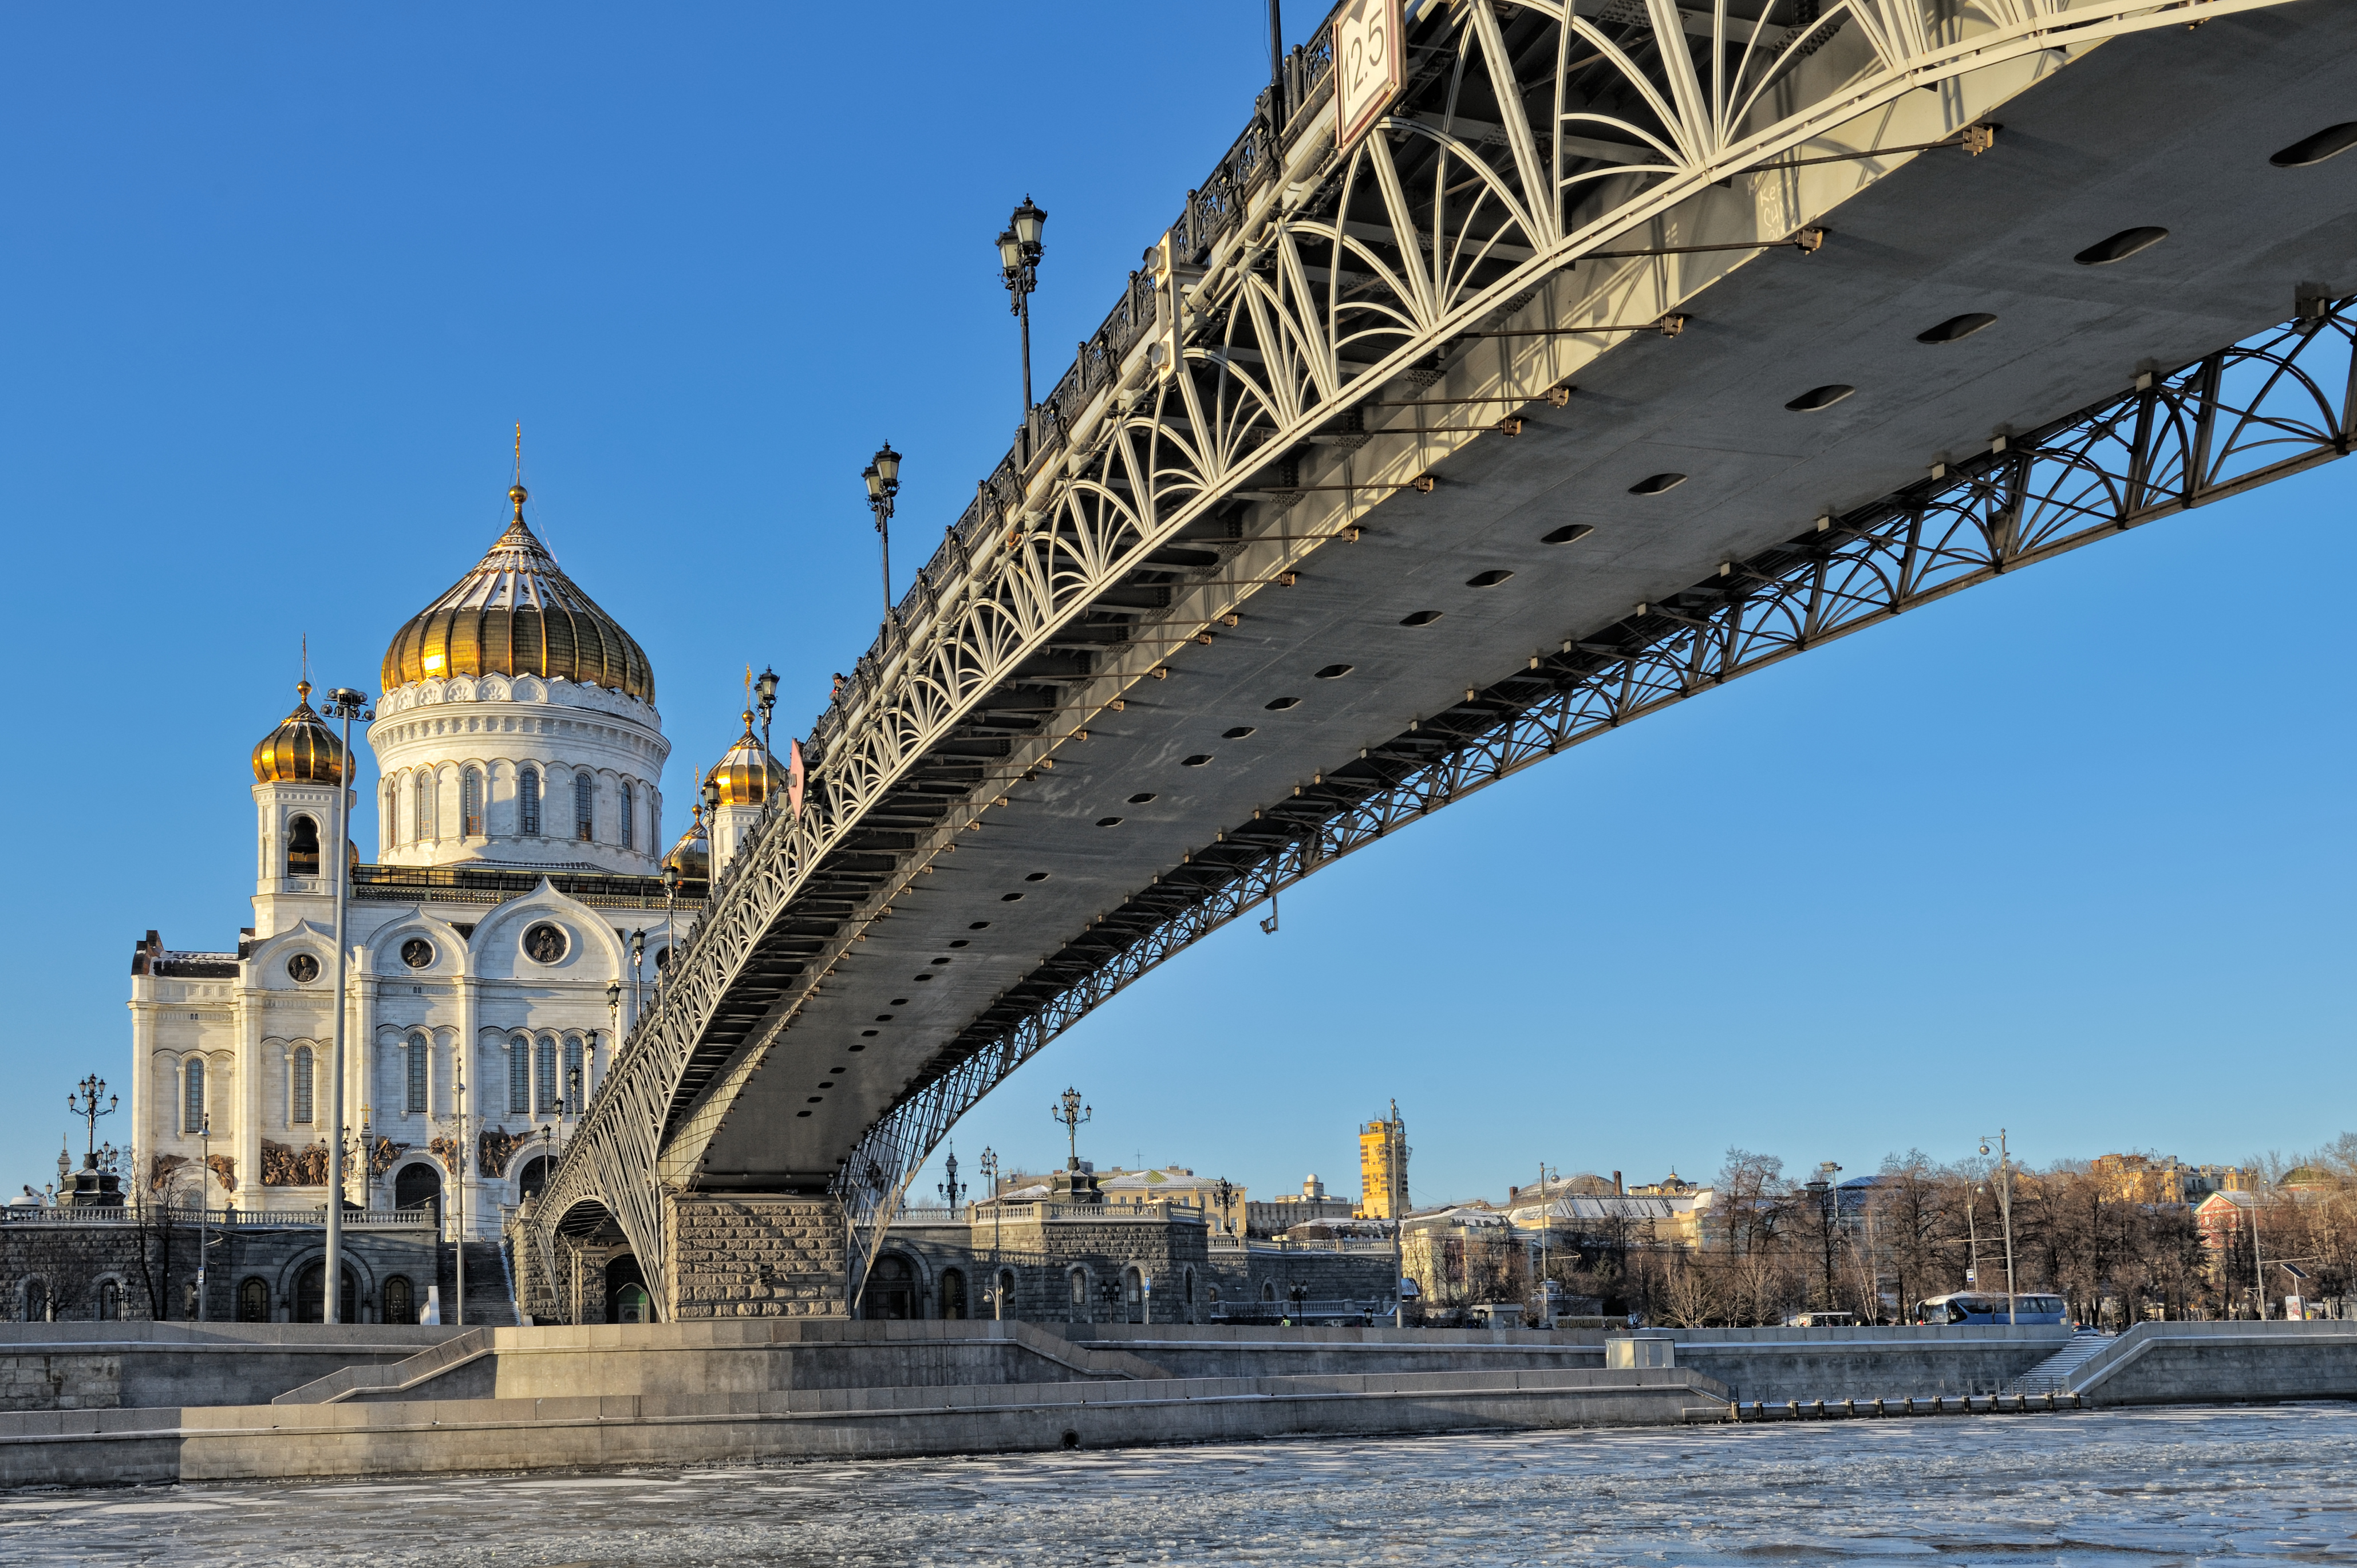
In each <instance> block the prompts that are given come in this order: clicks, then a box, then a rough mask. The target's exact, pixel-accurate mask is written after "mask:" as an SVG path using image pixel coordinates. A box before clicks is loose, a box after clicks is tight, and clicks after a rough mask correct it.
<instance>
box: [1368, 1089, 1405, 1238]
mask: <svg viewBox="0 0 2357 1568" xmlns="http://www.w3.org/2000/svg"><path fill="white" fill-rule="evenodd" d="M1407 1156H1408V1146H1407V1123H1406V1122H1403V1121H1402V1120H1400V1113H1399V1102H1398V1101H1393V1102H1392V1113H1391V1117H1390V1119H1389V1120H1387V1121H1374V1122H1368V1123H1366V1124H1365V1125H1364V1126H1362V1127H1361V1128H1360V1129H1359V1194H1360V1197H1359V1213H1360V1215H1361V1217H1362V1218H1365V1219H1398V1218H1399V1217H1400V1216H1401V1215H1403V1214H1405V1213H1406V1212H1407V1209H1408V1207H1409V1203H1408V1190H1409V1189H1408V1185H1407Z"/></svg>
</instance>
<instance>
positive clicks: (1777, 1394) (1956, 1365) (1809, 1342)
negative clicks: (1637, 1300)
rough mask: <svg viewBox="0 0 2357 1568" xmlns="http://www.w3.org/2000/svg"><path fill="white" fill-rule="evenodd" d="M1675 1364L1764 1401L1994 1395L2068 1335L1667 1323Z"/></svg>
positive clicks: (2048, 1330) (1739, 1395)
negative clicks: (1730, 1326)
mask: <svg viewBox="0 0 2357 1568" xmlns="http://www.w3.org/2000/svg"><path fill="white" fill-rule="evenodd" d="M1644 1337H1647V1338H1663V1337H1666V1338H1668V1339H1670V1340H1672V1341H1674V1343H1675V1345H1676V1347H1677V1349H1676V1352H1675V1355H1676V1359H1675V1361H1674V1365H1677V1366H1680V1367H1691V1368H1693V1369H1695V1370H1696V1371H1698V1372H1701V1373H1702V1374H1704V1375H1705V1376H1706V1377H1709V1378H1712V1379H1715V1380H1717V1381H1719V1382H1722V1383H1724V1384H1726V1385H1727V1389H1728V1390H1729V1391H1731V1392H1732V1393H1733V1395H1734V1397H1735V1398H1736V1399H1738V1400H1740V1401H1742V1402H1744V1403H1746V1404H1749V1403H1750V1402H1753V1401H1755V1400H1765V1401H1766V1402H1769V1403H1770V1404H1781V1403H1782V1402H1784V1401H1786V1400H1803V1401H1806V1400H1818V1399H1823V1400H1845V1399H1857V1400H1874V1399H1905V1398H1909V1397H1910V1396H1912V1397H1915V1398H1929V1397H1931V1396H1932V1395H1935V1394H1987V1393H1996V1391H1999V1390H2001V1389H2003V1388H2004V1387H2005V1386H2006V1385H2007V1384H2008V1383H2010V1382H2012V1381H2013V1380H2014V1379H2016V1378H2018V1377H2019V1376H2020V1375H2021V1374H2022V1373H2024V1372H2026V1371H2028V1370H2029V1369H2030V1368H2032V1367H2034V1366H2036V1365H2037V1364H2038V1363H2039V1362H2040V1361H2042V1360H2044V1359H2046V1358H2047V1357H2049V1356H2050V1355H2052V1354H2053V1353H2054V1352H2055V1351H2057V1350H2059V1349H2061V1348H2062V1347H2063V1346H2064V1345H2066V1344H2068V1343H2069V1342H2070V1338H2071V1330H2070V1329H2068V1328H2065V1327H2061V1326H2056V1327H2036V1328H2032V1327H2018V1326H1994V1327H1963V1326H1957V1327H1946V1328H1673V1329H1666V1330H1663V1329H1652V1330H1647V1331H1645V1334H1644Z"/></svg>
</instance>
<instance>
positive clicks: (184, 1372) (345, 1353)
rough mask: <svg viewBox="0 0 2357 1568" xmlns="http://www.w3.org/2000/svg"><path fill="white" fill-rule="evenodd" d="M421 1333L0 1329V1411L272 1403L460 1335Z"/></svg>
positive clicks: (259, 1327) (366, 1328) (302, 1327)
mask: <svg viewBox="0 0 2357 1568" xmlns="http://www.w3.org/2000/svg"><path fill="white" fill-rule="evenodd" d="M460 1332H461V1331H460V1330H459V1329H457V1328H455V1327H452V1328H427V1327H422V1326H418V1325H415V1324H409V1325H384V1326H370V1325H360V1324H353V1325H338V1326H333V1327H329V1326H324V1325H320V1324H295V1323H213V1324H205V1323H146V1322H135V1323H8V1324H0V1411H38V1410H114V1409H121V1408H135V1407H141V1406H156V1405H215V1404H221V1405H230V1404H266V1403H268V1402H270V1401H271V1400H273V1399H274V1398H275V1397H277V1396H278V1395H279V1394H282V1393H284V1392H285V1391H287V1390H288V1389H291V1388H296V1387H297V1386H299V1385H301V1384H303V1383H307V1382H309V1381H311V1380H313V1379H316V1378H318V1377H321V1376H324V1375H325V1374H327V1373H329V1372H333V1371H335V1370H337V1369H339V1368H344V1367H351V1366H357V1365H364V1364H365V1365H375V1364H389V1363H392V1362H395V1361H400V1360H403V1359H407V1358H408V1357H411V1356H414V1355H415V1354H417V1352H418V1351H419V1350H421V1349H424V1348H426V1347H428V1346H431V1345H435V1344H438V1343H440V1342H441V1341H443V1340H445V1339H447V1338H450V1337H453V1336H455V1335H457V1334H458V1333H460Z"/></svg>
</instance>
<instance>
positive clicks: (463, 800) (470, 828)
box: [458, 768, 483, 839]
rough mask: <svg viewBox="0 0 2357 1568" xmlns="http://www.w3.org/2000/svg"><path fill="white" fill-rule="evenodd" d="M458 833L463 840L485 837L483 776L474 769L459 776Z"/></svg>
mask: <svg viewBox="0 0 2357 1568" xmlns="http://www.w3.org/2000/svg"><path fill="white" fill-rule="evenodd" d="M458 832H459V836H461V837H463V838H470V839H479V838H481V837H482V836H483V776H482V774H481V773H480V772H479V771H477V770H476V769H474V768H468V769H467V770H466V771H465V772H463V773H461V774H459V775H458Z"/></svg>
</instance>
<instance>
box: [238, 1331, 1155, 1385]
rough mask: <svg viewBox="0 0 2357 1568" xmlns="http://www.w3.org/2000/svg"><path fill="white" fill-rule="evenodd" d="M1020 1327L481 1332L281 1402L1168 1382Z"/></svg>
mask: <svg viewBox="0 0 2357 1568" xmlns="http://www.w3.org/2000/svg"><path fill="white" fill-rule="evenodd" d="M1169 1375H1170V1374H1169V1373H1168V1371H1167V1370H1166V1369H1163V1368H1161V1367H1158V1366H1156V1365H1154V1364H1153V1363H1151V1362H1148V1361H1145V1360H1141V1359H1138V1358H1137V1357H1135V1356H1132V1355H1128V1354H1126V1353H1124V1352H1121V1351H1118V1350H1100V1349H1092V1348H1087V1347H1084V1346H1080V1345H1075V1344H1073V1343H1072V1342H1071V1341H1070V1340H1068V1339H1065V1338H1063V1337H1060V1336H1059V1335H1056V1334H1054V1333H1051V1332H1049V1331H1048V1330H1046V1329H1043V1328H1041V1327H1039V1326H1038V1325H1036V1324H1029V1323H974V1322H946V1323H945V1322H938V1321H937V1322H931V1323H924V1322H911V1323H864V1322H851V1321H848V1320H845V1319H843V1318H835V1319H833V1320H827V1319H808V1318H801V1319H794V1318H787V1319H775V1318H771V1319H751V1320H747V1319H735V1318H718V1319H702V1320H695V1321H690V1322H686V1323H666V1324H650V1325H647V1326H643V1327H639V1326H632V1327H621V1326H589V1327H581V1328H574V1327H553V1328H478V1329H474V1330H471V1331H469V1333H468V1335H467V1337H465V1338H464V1339H463V1340H452V1341H450V1342H449V1343H447V1344H445V1345H442V1346H439V1347H436V1348H434V1349H432V1350H430V1351H426V1352H424V1353H421V1354H419V1355H417V1356H415V1357H414V1358H412V1359H410V1360H407V1361H403V1362H397V1363H394V1364H392V1365H387V1366H368V1367H354V1368H350V1369H346V1370H344V1371H340V1372H338V1373H335V1374H333V1375H331V1376H328V1377H324V1378H321V1379H319V1380H317V1381H314V1382H311V1383H307V1384H306V1385H304V1386H302V1387H300V1388H296V1389H292V1390H289V1391H286V1392H285V1393H283V1394H280V1395H278V1396H277V1397H276V1399H275V1400H274V1403H276V1404H279V1405H302V1404H330V1403H341V1402H354V1401H356V1402H379V1403H381V1402H393V1401H417V1400H439V1401H447V1400H472V1399H483V1400H490V1399H499V1400H536V1399H561V1398H567V1397H572V1396H576V1395H580V1394H586V1393H594V1394H597V1395H601V1396H614V1397H630V1398H672V1397H681V1398H714V1397H720V1396H727V1395H737V1394H766V1393H780V1392H785V1391H796V1390H798V1391H810V1390H813V1389H897V1388H931V1389H948V1388H978V1387H993V1386H1000V1385H1009V1384H1017V1383H1050V1382H1071V1381H1073V1380H1086V1379H1107V1378H1165V1377H1168V1376H1169Z"/></svg>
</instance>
